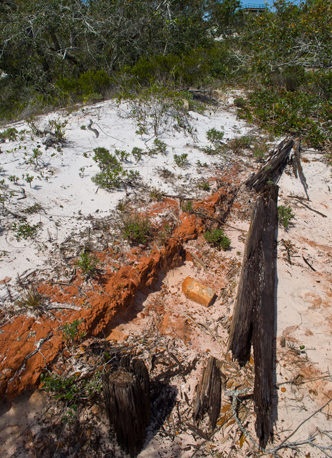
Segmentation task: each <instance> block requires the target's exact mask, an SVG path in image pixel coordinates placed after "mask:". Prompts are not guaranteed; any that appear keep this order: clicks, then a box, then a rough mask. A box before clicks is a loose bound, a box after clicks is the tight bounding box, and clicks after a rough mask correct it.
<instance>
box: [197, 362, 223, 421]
mask: <svg viewBox="0 0 332 458" xmlns="http://www.w3.org/2000/svg"><path fill="white" fill-rule="evenodd" d="M220 407H221V375H220V370H219V367H218V366H217V360H216V359H215V358H214V357H213V356H211V357H210V358H209V359H208V362H207V365H206V367H205V368H204V369H203V372H202V377H201V379H200V381H199V384H198V387H197V395H196V407H195V412H194V415H193V417H194V420H195V421H198V420H202V419H203V417H204V415H205V414H206V413H207V414H208V416H209V419H210V424H211V427H212V429H213V428H215V426H216V423H217V418H218V416H219V413H220Z"/></svg>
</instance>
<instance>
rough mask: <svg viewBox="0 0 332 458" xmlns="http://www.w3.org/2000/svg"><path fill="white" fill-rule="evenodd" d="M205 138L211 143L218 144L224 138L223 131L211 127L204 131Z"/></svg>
mask: <svg viewBox="0 0 332 458" xmlns="http://www.w3.org/2000/svg"><path fill="white" fill-rule="evenodd" d="M206 138H207V139H208V140H209V141H210V142H211V143H213V144H218V143H220V142H221V141H222V139H223V138H224V132H222V131H220V130H217V129H215V128H214V127H213V128H212V129H209V130H208V131H207V132H206Z"/></svg>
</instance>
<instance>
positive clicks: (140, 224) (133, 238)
mask: <svg viewBox="0 0 332 458" xmlns="http://www.w3.org/2000/svg"><path fill="white" fill-rule="evenodd" d="M121 233H122V236H123V238H124V239H125V240H128V241H129V242H130V243H132V244H134V245H136V244H140V243H146V242H147V241H148V239H149V237H150V235H151V223H150V220H149V218H146V217H142V216H139V215H138V214H137V213H135V214H133V215H125V216H123V218H122V228H121Z"/></svg>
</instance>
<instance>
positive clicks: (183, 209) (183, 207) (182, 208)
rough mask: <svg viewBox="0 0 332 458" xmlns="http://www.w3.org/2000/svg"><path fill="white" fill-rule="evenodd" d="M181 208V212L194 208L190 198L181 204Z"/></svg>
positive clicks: (189, 211) (190, 211) (188, 211)
mask: <svg viewBox="0 0 332 458" xmlns="http://www.w3.org/2000/svg"><path fill="white" fill-rule="evenodd" d="M181 210H182V211H183V212H187V213H192V211H193V210H194V209H193V203H192V201H191V200H187V202H185V203H184V204H183V205H182V207H181Z"/></svg>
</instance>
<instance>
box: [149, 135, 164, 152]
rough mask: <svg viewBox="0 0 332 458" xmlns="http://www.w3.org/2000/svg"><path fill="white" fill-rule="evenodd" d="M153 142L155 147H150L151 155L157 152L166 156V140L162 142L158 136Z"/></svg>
mask: <svg viewBox="0 0 332 458" xmlns="http://www.w3.org/2000/svg"><path fill="white" fill-rule="evenodd" d="M153 144H154V147H153V148H152V149H150V151H149V156H153V155H155V154H162V155H163V156H166V154H167V153H166V149H167V145H166V143H165V142H162V141H161V140H159V139H158V138H155V139H154V141H153Z"/></svg>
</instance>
